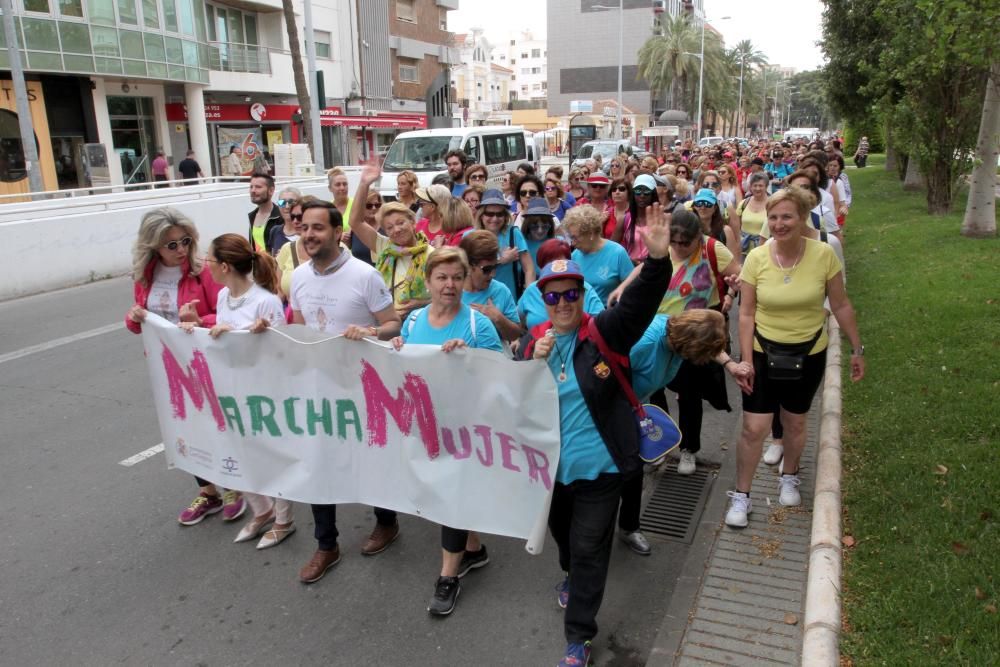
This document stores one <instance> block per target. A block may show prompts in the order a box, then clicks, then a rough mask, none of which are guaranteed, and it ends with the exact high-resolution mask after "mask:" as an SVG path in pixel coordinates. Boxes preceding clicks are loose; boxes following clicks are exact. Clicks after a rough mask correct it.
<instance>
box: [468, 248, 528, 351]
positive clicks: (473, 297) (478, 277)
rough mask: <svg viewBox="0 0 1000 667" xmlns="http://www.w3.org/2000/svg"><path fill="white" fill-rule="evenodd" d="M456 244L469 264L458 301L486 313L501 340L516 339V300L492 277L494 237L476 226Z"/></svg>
mask: <svg viewBox="0 0 1000 667" xmlns="http://www.w3.org/2000/svg"><path fill="white" fill-rule="evenodd" d="M458 247H459V248H461V249H462V251H463V252H465V255H466V257H468V259H469V266H470V267H471V270H470V271H469V274H468V275H467V276H466V277H465V285H464V287H463V288H462V303H464V304H465V305H467V306H469V307H470V308H472V309H473V310H475V311H478V312H480V313H482V314H483V315H485V316H486V317H488V318H489V320H490V322H492V323H493V326H494V327H495V328H496V331H497V334H499V336H500V339H501V340H505V341H508V342H513V341H515V340H517V339H518V338H520V337H521V334H523V333H524V330H523V329H521V325H520V321H521V318H520V317H518V314H517V304H515V303H514V297H513V296H512V295H511V293H510V290H509V289H507V286H506V285H504V284H503V283H501V282H500V281H499V280H495V279H494V277H493V276H495V275H496V272H497V266H498V265H497V255H498V254H499V252H500V246H499V245H498V244H497V237H496V236H494V235H493V234H491V233H490V232H488V231H486V230H485V229H477V230H475V231H472V232H470V233H468V234H466V235H465V238H463V239H462V242H461V243H460V244H459V246H458Z"/></svg>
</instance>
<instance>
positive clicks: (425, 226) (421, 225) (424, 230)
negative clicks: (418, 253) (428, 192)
mask: <svg viewBox="0 0 1000 667" xmlns="http://www.w3.org/2000/svg"><path fill="white" fill-rule="evenodd" d="M430 226H431V221H430V220H429V219H427V218H420V220H419V221H418V222H417V224H416V225H415V226H414V229H415V230H416V231H418V232H420V233H421V234H423V235H424V236H426V237H427V240H428V242H430V243H433V242H434V239H436V238H437V237H439V236H444V230H441V229H439V230H437V231H436V232H432V231H431V230H430Z"/></svg>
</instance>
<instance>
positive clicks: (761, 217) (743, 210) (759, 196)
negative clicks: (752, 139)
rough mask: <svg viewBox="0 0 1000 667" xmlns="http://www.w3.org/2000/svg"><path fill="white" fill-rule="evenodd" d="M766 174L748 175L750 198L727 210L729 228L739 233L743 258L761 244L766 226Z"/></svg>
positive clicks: (761, 172) (767, 182)
mask: <svg viewBox="0 0 1000 667" xmlns="http://www.w3.org/2000/svg"><path fill="white" fill-rule="evenodd" d="M769 184H770V181H768V178H767V174H766V173H764V172H763V171H759V172H757V173H756V174H751V175H750V196H749V197H747V198H746V199H744V200H743V201H741V202H739V203H738V204H736V206H733V207H732V208H730V209H729V226H730V227H732V228H733V229H736V230H739V232H740V247H741V248H742V250H743V255H744V256H745V255H746V254H747V253H748V252H750V251H751V250H753V249H754V248H756V247H757V246H759V245H760V244H761V243H762V239H761V233H762V232H763V231H764V229H765V228H766V226H767V210H766V208H767V187H768V185H769Z"/></svg>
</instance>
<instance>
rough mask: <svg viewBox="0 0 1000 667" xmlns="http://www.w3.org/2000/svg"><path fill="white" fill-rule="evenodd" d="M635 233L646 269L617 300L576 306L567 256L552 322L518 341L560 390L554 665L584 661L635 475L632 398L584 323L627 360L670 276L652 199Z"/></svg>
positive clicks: (577, 283) (552, 280) (548, 300)
mask: <svg viewBox="0 0 1000 667" xmlns="http://www.w3.org/2000/svg"><path fill="white" fill-rule="evenodd" d="M647 217H648V218H649V219H648V221H647V224H646V226H645V227H644V228H642V229H640V231H639V233H640V234H642V235H643V237H644V239H645V242H646V247H647V248H648V250H649V254H648V257H647V259H646V260H645V261H644V262H643V265H642V266H643V268H642V271H641V273H640V274H639V276H638V277H637V278H636V280H635V281H633V283H632V285H631V286H630V287H629V288H628V289H626V290H625V291H624V292H623V294H622V296H621V300H620V301H619V303H618V305H617V306H615V307H614V308H611V309H609V310H605V311H604V312H602V313H600V314H599V315H597V316H595V317H594V318H593V319H592V318H591V317H590V315H587V314H585V313H584V310H583V298H582V297H583V291H584V278H583V272H582V271H581V270H580V267H579V266H578V265H577V264H576V262H573V261H567V260H556V261H554V262H551V263H549V264H547V265H546V266H545V267H544V268H543V269H542V275H541V277H540V278H539V280H538V287H539V289H541V291H542V295H543V299H544V301H545V304H546V310H547V312H548V315H549V321H548V322H545V323H543V324H540V325H538V326H536V327H534V328H533V329H532V330H531V331H530V332H529V333H528V334H526V335H525V336H524V337H523V338H522V339H521V342H520V343H521V344H520V346H519V357H520V358H521V359H525V360H527V359H535V360H543V361H544V362H545V363H546V364H547V365H548V367H549V370H550V371H551V373H552V376H553V377H554V378H555V380H556V388H557V390H558V393H559V420H560V440H561V445H560V456H559V466H558V469H557V470H556V482H555V485H554V489H553V495H552V505H551V509H550V511H549V530H550V531H551V532H552V536H553V538H554V539H555V541H556V544H557V545H558V547H559V565H560V567H561V568H562V569H563V571H564V572H565V573H566V576H565V578H564V579H563V581H562V583H560V584H559V586H557V589H556V590H557V592H558V594H557V600H558V602H559V606H561V607H563V608H565V609H566V613H565V617H564V632H565V637H566V642H567V646H566V654H565V657H564V658H563V660H562V662H560V665H564V666H567V667H568V666H570V665H587V664H590V657H591V640H592V639H593V638H594V636H595V635H596V634H597V621H596V617H597V612H598V611H599V609H600V606H601V601H602V599H603V597H604V587H605V584H606V581H607V574H608V562H609V561H610V558H611V544H612V538H613V536H614V530H615V516H616V514H617V512H618V503H619V500H620V498H621V492H622V485H623V482H624V480H625V479H628V478H631V477H633V476H635V475H641V474H642V462H641V460H640V459H639V436H638V429H637V427H636V423H635V416H634V414H633V413H632V408H631V405H630V403H629V401H628V399H627V398H626V396H625V393H624V391H623V389H622V387H621V385H620V384H619V383H618V381H617V380H616V379H615V378H614V377H613V376H612V374H611V372H610V371H608V370H607V369H608V368H609V366H608V364H609V360H606V359H604V358H603V357H602V355H601V353H600V351H599V348H598V344H597V343H596V342H595V340H594V338H593V335H592V334H591V332H590V327H591V324H590V323H591V322H593V323H594V324H593V326H595V327H596V330H597V332H598V333H599V335H600V337H601V338H603V339H604V340H605V341H606V346H607V348H608V349H609V351H610V353H612V354H616V355H619V356H620V357H622V358H624V357H626V356H627V355H628V353H629V351H630V350H631V349H632V347H633V346H634V345H635V343H637V342H638V341H639V339H640V338H641V337H642V334H643V332H645V330H646V328H647V326H648V325H649V323H650V321H652V319H653V316H654V315H655V314H656V308H657V306H658V305H659V303H660V300H661V299H662V298H663V292H664V291H665V289H666V286H667V281H668V279H669V276H670V259H669V256H668V253H669V249H670V227H669V221H668V220H667V219H666V216H665V215H664V214H663V210H662V208H661V207H660V205H659V204H654V205H653V207H652V210H651V211H650V214H649V215H648V216H647Z"/></svg>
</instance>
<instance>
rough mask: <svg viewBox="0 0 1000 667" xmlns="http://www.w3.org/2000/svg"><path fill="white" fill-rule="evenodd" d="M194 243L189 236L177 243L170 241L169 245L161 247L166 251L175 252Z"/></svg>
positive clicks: (165, 244)
mask: <svg viewBox="0 0 1000 667" xmlns="http://www.w3.org/2000/svg"><path fill="white" fill-rule="evenodd" d="M193 241H194V239H192V238H191V237H190V236H185V237H184V238H182V239H181V240H179V241H171V242H170V243H164V244H163V247H164V248H166V249H167V250H177V249H178V248H182V247H183V248H186V247H188V246H189V245H191V243H192V242H193Z"/></svg>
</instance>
